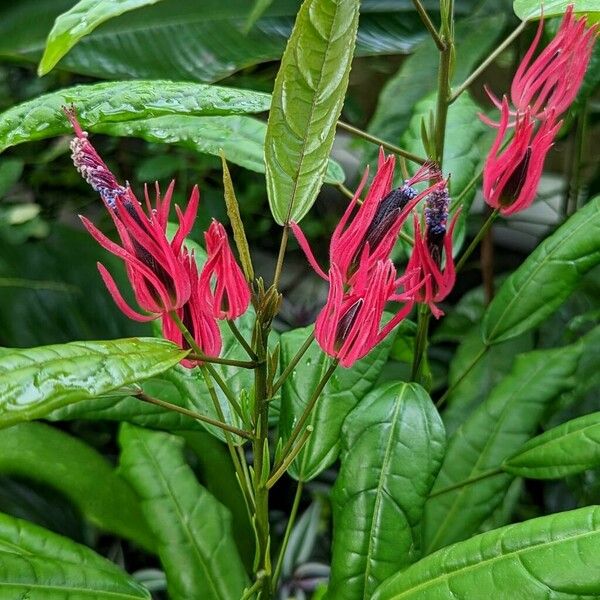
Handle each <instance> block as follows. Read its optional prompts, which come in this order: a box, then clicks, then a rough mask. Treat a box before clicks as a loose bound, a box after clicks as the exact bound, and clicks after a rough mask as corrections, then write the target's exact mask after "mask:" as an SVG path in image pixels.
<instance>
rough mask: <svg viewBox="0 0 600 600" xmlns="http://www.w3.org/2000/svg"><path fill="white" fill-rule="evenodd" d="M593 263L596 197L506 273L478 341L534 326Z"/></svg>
mask: <svg viewBox="0 0 600 600" xmlns="http://www.w3.org/2000/svg"><path fill="white" fill-rule="evenodd" d="M598 263H600V196H596V197H595V198H594V199H593V200H590V202H589V203H588V204H586V205H585V206H584V207H583V208H581V209H580V210H578V211H577V212H576V213H575V214H574V215H573V216H572V217H570V218H569V219H568V221H566V222H565V223H564V224H563V225H561V226H560V227H559V228H558V229H557V230H556V231H555V232H554V233H553V234H552V235H551V236H550V237H548V238H546V239H545V240H544V241H543V242H542V243H541V244H540V245H539V246H538V247H537V248H536V249H535V250H534V251H533V252H532V253H531V255H530V256H529V257H528V258H527V259H526V260H525V262H524V263H523V264H522V265H521V266H520V267H519V268H518V269H517V270H516V271H515V272H514V273H513V274H512V275H511V276H510V277H508V279H507V280H506V281H505V282H504V284H503V285H502V287H501V288H500V290H499V291H498V293H497V294H496V296H495V297H494V299H493V300H492V302H491V304H490V305H489V307H488V309H487V311H486V313H485V316H484V318H483V324H482V336H483V341H484V342H485V343H486V344H496V343H498V342H502V341H504V340H508V339H510V338H512V337H515V336H517V335H519V334H520V333H523V332H524V331H528V330H529V329H533V328H534V327H537V326H538V325H539V324H540V323H542V322H543V321H544V319H546V318H547V317H548V316H550V315H551V314H552V313H553V312H554V311H555V310H556V309H557V308H558V307H559V306H560V305H561V304H562V303H563V302H564V301H565V300H566V299H567V297H568V296H569V295H570V294H571V292H572V291H573V290H574V289H575V287H576V286H577V284H578V283H579V281H580V280H581V278H582V277H583V275H585V273H587V272H588V271H589V270H590V269H592V267H595V266H596V265H597V264H598Z"/></svg>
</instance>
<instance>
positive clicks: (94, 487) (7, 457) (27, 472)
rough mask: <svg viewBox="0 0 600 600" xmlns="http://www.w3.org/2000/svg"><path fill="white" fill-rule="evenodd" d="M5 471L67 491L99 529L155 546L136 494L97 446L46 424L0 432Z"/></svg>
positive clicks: (1, 463) (1, 464)
mask: <svg viewBox="0 0 600 600" xmlns="http://www.w3.org/2000/svg"><path fill="white" fill-rule="evenodd" d="M0 473H3V474H8V475H18V476H20V477H26V478H27V479H32V480H34V481H38V482H40V483H44V484H46V485H48V486H50V487H53V488H55V489H57V490H58V491H60V492H61V493H62V494H64V495H65V496H66V497H67V498H69V500H71V501H72V502H73V504H74V505H75V506H76V507H77V508H78V509H79V511H80V512H81V513H82V514H83V515H84V516H85V517H86V518H87V519H88V520H89V521H91V522H92V523H94V525H96V526H98V527H99V528H100V529H103V530H105V531H109V532H111V533H115V534H117V535H120V536H123V537H125V538H128V539H131V540H133V541H135V542H137V543H138V544H140V545H142V546H143V547H144V548H146V549H149V550H153V547H154V540H153V538H152V535H151V533H150V531H149V529H148V526H147V525H146V523H145V521H144V520H143V518H141V516H140V512H139V501H138V499H137V496H136V495H135V493H134V492H133V490H132V489H131V487H130V486H129V485H128V484H127V482H126V481H125V480H123V479H122V478H121V477H119V476H118V475H117V474H116V473H115V472H114V470H113V468H112V466H111V465H110V463H108V462H107V460H106V459H105V458H104V457H103V456H102V455H101V454H99V453H98V452H96V450H94V449H93V448H92V447H90V446H88V445H87V444H84V443H83V442H82V441H80V440H78V439H77V438H75V437H72V436H70V435H68V434H66V433H63V432H62V431H60V430H58V429H55V428H54V427H49V426H48V425H44V424H42V423H21V424H20V425H15V426H13V427H10V428H8V429H3V430H1V431H0Z"/></svg>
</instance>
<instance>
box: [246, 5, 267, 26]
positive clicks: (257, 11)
mask: <svg viewBox="0 0 600 600" xmlns="http://www.w3.org/2000/svg"><path fill="white" fill-rule="evenodd" d="M272 3H273V0H254V4H253V6H252V10H251V11H250V14H249V15H248V19H247V21H246V26H245V29H246V31H250V29H252V26H253V25H254V23H256V21H258V19H260V17H261V15H262V14H263V13H264V12H265V10H267V8H269V6H271V4H272Z"/></svg>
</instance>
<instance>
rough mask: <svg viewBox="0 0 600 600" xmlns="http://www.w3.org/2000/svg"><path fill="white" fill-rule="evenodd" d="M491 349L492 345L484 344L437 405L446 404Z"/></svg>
mask: <svg viewBox="0 0 600 600" xmlns="http://www.w3.org/2000/svg"><path fill="white" fill-rule="evenodd" d="M489 349H490V346H484V347H483V348H482V349H481V350H480V351H479V352H478V353H477V355H476V356H475V358H474V359H473V360H472V361H471V364H469V366H468V367H467V368H466V369H465V370H464V371H463V372H462V373H461V374H460V376H459V377H458V379H457V380H456V381H455V382H454V383H453V384H452V385H451V386H449V387H448V389H447V390H446V391H445V392H444V393H443V394H442V396H441V397H440V399H439V400H438V401H437V402H436V403H435V405H436V406H437V407H438V408H439V407H440V406H442V404H444V402H445V401H446V398H448V396H449V395H450V394H451V393H452V392H453V391H454V390H455V389H456V388H457V387H458V386H459V385H460V384H461V383H462V380H463V379H464V378H465V377H466V376H467V375H468V374H469V373H470V372H471V369H473V367H474V366H475V365H476V364H477V363H478V362H479V361H480V360H481V358H482V357H483V356H484V355H485V353H486V352H487V351H488V350H489Z"/></svg>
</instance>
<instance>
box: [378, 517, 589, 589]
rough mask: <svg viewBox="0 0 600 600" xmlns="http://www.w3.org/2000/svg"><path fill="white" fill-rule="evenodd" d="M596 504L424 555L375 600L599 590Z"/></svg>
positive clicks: (389, 582) (521, 524)
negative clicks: (424, 556)
mask: <svg viewBox="0 0 600 600" xmlns="http://www.w3.org/2000/svg"><path fill="white" fill-rule="evenodd" d="M599 548H600V507H597V506H591V507H587V508H581V509H579V510H574V511H569V512H564V513H561V514H557V515H550V516H547V517H541V518H539V519H532V520H530V521H525V522H524V523H519V524H517V525H509V526H508V527H502V528H501V529H495V530H493V531H489V532H487V533H483V534H481V535H478V536H475V537H473V538H472V539H470V540H467V541H465V542H460V543H458V544H453V545H452V546H450V547H449V548H444V549H443V550H440V551H439V552H436V553H435V554H432V555H431V556H427V557H426V558H424V559H423V560H421V561H419V562H418V563H416V564H414V565H412V566H411V567H409V568H408V569H406V570H405V571H403V572H401V573H398V574H397V575H395V576H394V577H392V578H390V579H388V581H387V582H386V583H384V584H383V585H382V586H381V587H380V588H379V589H378V590H377V592H376V593H375V595H374V596H373V600H442V599H445V598H453V599H454V600H470V599H475V598H498V599H500V598H506V599H508V598H511V599H512V598H530V599H531V600H559V599H560V600H569V599H570V600H583V599H584V598H596V597H598V595H600V576H599V575H598V573H600V552H599V551H598V549H599Z"/></svg>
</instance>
